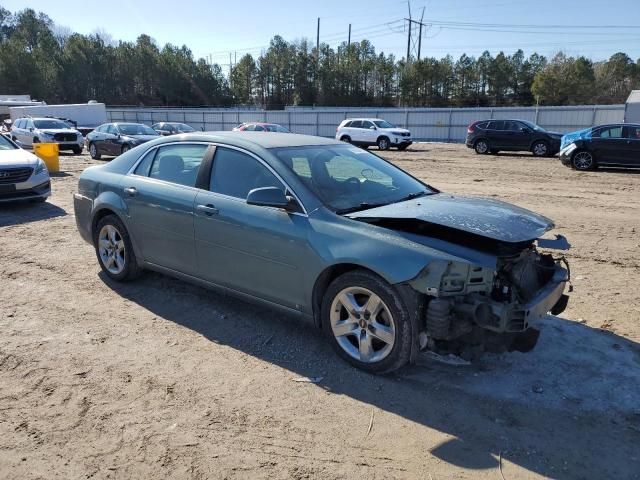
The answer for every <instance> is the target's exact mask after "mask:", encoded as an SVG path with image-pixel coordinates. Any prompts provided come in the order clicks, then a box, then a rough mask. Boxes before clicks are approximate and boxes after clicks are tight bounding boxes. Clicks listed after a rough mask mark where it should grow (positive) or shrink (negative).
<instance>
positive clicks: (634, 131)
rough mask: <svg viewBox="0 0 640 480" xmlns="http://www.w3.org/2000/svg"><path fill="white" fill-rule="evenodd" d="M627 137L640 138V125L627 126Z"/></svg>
mask: <svg viewBox="0 0 640 480" xmlns="http://www.w3.org/2000/svg"><path fill="white" fill-rule="evenodd" d="M627 138H630V139H631V140H640V127H627Z"/></svg>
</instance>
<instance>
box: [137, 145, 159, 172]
mask: <svg viewBox="0 0 640 480" xmlns="http://www.w3.org/2000/svg"><path fill="white" fill-rule="evenodd" d="M157 152H158V150H154V151H152V152H149V153H147V154H146V155H145V156H144V158H143V159H142V161H141V162H140V163H139V164H138V166H137V167H136V169H135V171H134V172H133V173H134V174H135V175H141V176H143V177H148V176H149V170H150V169H151V164H152V163H153V159H154V158H155V156H156V153H157Z"/></svg>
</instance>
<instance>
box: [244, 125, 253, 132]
mask: <svg viewBox="0 0 640 480" xmlns="http://www.w3.org/2000/svg"><path fill="white" fill-rule="evenodd" d="M255 128H256V126H255V125H254V124H253V123H251V124H249V125H247V126H246V127H244V131H245V132H253V131H254V130H255Z"/></svg>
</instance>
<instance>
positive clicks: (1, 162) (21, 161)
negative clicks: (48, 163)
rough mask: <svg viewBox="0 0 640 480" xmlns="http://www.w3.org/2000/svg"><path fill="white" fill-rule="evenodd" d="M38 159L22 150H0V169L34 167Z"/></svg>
mask: <svg viewBox="0 0 640 480" xmlns="http://www.w3.org/2000/svg"><path fill="white" fill-rule="evenodd" d="M36 163H38V157H36V156H35V155H34V154H33V153H29V152H27V151H25V150H22V149H21V148H18V149H16V150H0V168H7V167H8V168H14V167H33V166H35V164H36Z"/></svg>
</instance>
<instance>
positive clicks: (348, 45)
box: [347, 24, 351, 49]
mask: <svg viewBox="0 0 640 480" xmlns="http://www.w3.org/2000/svg"><path fill="white" fill-rule="evenodd" d="M350 46H351V24H349V39H348V40H347V49H348V48H349V47H350Z"/></svg>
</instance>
